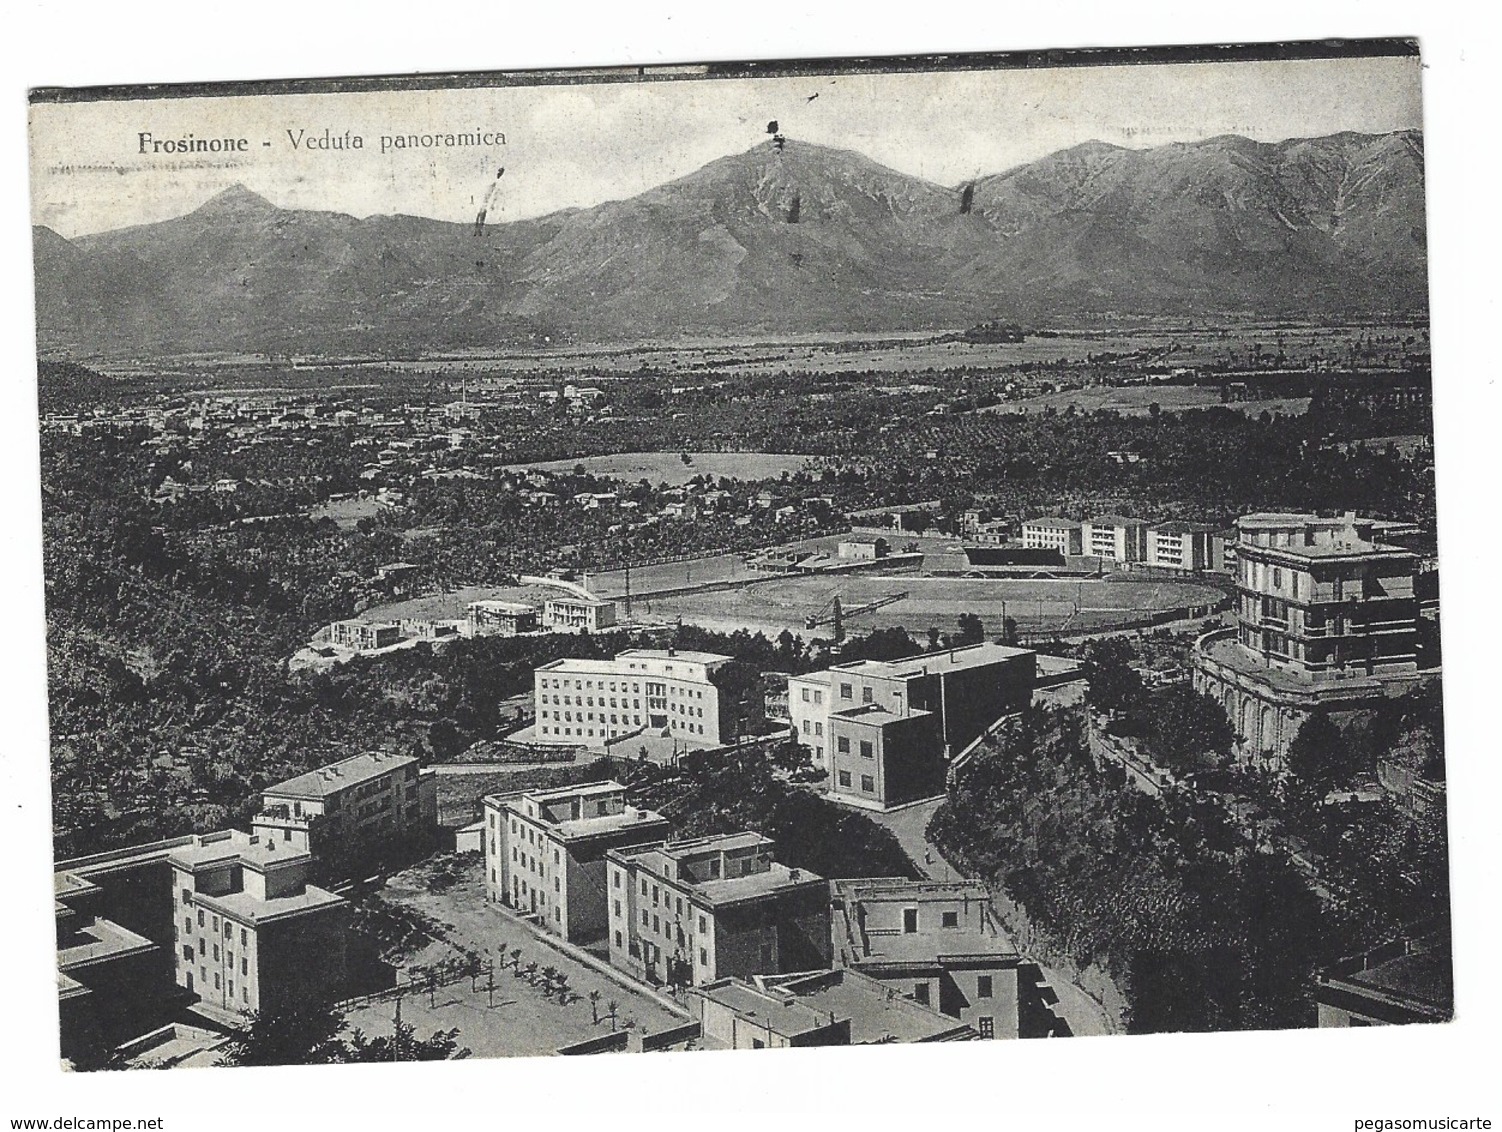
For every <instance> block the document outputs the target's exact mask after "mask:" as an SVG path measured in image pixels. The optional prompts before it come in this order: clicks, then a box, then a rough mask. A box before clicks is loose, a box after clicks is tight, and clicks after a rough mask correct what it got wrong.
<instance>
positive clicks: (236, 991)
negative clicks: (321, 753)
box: [53, 754, 437, 1059]
mask: <svg viewBox="0 0 1502 1132" xmlns="http://www.w3.org/2000/svg"><path fill="white" fill-rule="evenodd" d="M436 803H437V794H436V782H435V780H434V778H433V777H432V774H431V772H425V771H421V770H420V769H419V767H418V763H417V760H416V759H415V758H412V757H409V756H397V755H378V754H367V755H357V756H355V757H353V758H350V759H344V760H341V761H339V762H336V763H331V764H329V765H328V766H324V767H320V768H319V769H317V770H314V771H309V772H308V773H306V774H301V775H298V776H296V777H294V778H290V779H287V780H286V781H284V782H280V783H277V784H276V785H275V786H272V787H270V788H268V789H267V790H266V791H265V792H264V794H263V797H262V801H261V809H260V812H259V813H258V814H256V816H255V817H254V819H253V822H252V827H251V831H250V832H248V833H247V832H245V831H243V830H233V829H231V830H223V831H220V832H216V833H207V834H194V835H190V836H185V837H179V838H173V839H169V840H165V841H159V842H154V843H151V844H148V845H142V846H135V847H132V848H128V849H121V850H115V851H111V852H106V853H98V854H94V855H92V856H88V857H82V858H77V859H74V860H69V861H61V862H59V863H58V865H57V869H56V872H55V875H54V882H53V890H54V910H55V914H56V920H57V948H58V951H57V954H58V998H59V1007H60V1013H61V1038H62V1052H63V1056H64V1057H67V1058H72V1059H84V1058H88V1057H89V1056H90V1055H97V1053H98V1051H99V1050H101V1049H108V1048H111V1047H113V1046H115V1045H118V1044H119V1043H120V1042H121V1041H123V1040H125V1039H127V1038H131V1037H134V1036H136V1035H139V1034H141V1033H142V1032H143V1031H146V1030H151V1029H152V1028H153V1027H154V1026H158V1025H161V1024H164V1023H167V1022H169V1021H171V1020H172V1019H173V1018H175V1017H176V1016H177V1015H179V1014H180V1012H181V1011H182V1010H185V1009H193V1010H196V1011H198V1012H200V1013H203V1014H205V1015H207V1016H208V1017H210V1018H213V1019H214V1020H216V1021H219V1022H221V1023H222V1022H224V1021H227V1020H229V1019H231V1018H232V1017H234V1016H236V1015H239V1014H242V1013H249V1012H252V1011H261V1010H267V1009H269V1008H275V1007H277V1006H280V1005H285V1004H289V1003H294V1002H299V1001H306V1000H310V999H316V1000H326V999H328V998H331V997H337V996H338V995H339V994H340V993H341V992H342V991H343V988H344V987H345V986H346V981H347V956H346V945H347V941H348V939H349V919H350V907H349V903H348V901H346V900H345V899H344V898H343V897H342V896H339V895H337V894H335V893H334V892H333V891H331V890H330V889H329V888H327V887H324V885H326V884H328V883H330V882H331V881H332V880H334V879H337V878H339V877H342V876H348V875H351V870H353V869H357V868H359V867H360V865H361V864H362V863H365V862H368V861H369V860H370V859H371V857H372V855H373V854H376V853H390V852H392V851H399V850H401V849H402V848H404V847H410V848H412V849H413V850H418V849H421V848H422V847H425V846H426V845H427V844H428V843H429V842H430V840H431V837H432V835H433V833H434V831H435V830H436V827H437V804H436ZM318 881H321V882H322V883H321V884H320V883H315V882H318Z"/></svg>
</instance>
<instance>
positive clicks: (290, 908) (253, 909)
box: [198, 884, 345, 924]
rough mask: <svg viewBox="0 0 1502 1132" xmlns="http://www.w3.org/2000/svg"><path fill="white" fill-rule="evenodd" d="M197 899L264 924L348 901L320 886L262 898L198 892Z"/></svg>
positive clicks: (232, 914)
mask: <svg viewBox="0 0 1502 1132" xmlns="http://www.w3.org/2000/svg"><path fill="white" fill-rule="evenodd" d="M198 902H199V903H200V904H202V905H203V906H205V907H206V908H210V909H213V910H216V911H219V912H222V913H227V914H228V915H230V916H232V917H234V918H236V919H240V920H245V921H247V922H249V923H251V924H264V923H267V922H269V921H271V920H280V919H283V918H285V917H287V916H295V915H300V914H302V913H304V912H312V911H315V910H319V909H323V908H333V907H336V906H337V905H340V904H343V903H345V900H344V897H342V896H336V895H335V894H334V893H332V892H329V891H327V890H326V889H322V888H319V887H317V886H316V885H311V884H310V885H307V886H306V887H305V888H304V889H303V890H302V891H301V892H295V893H289V894H288V895H286V896H273V897H271V898H270V899H269V900H259V899H257V898H256V897H255V896H252V895H251V894H250V893H248V892H243V891H242V892H231V893H227V894H226V895H224V896H207V895H205V894H203V893H199V894H198Z"/></svg>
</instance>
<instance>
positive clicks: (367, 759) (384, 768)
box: [262, 751, 417, 798]
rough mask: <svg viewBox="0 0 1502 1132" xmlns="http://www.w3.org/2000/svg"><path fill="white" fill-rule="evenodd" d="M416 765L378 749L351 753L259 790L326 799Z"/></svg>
mask: <svg viewBox="0 0 1502 1132" xmlns="http://www.w3.org/2000/svg"><path fill="white" fill-rule="evenodd" d="M416 764H417V759H416V758H415V757H414V756H412V755H388V754H382V753H380V752H378V751H377V752H371V753H369V754H364V755H355V756H354V757H353V758H348V759H342V760H340V761H339V762H336V763H330V764H328V765H327V766H321V767H319V768H318V769H317V770H310V771H308V772H307V773H306V774H299V775H297V776H295V777H293V778H289V779H287V780H286V781H285V782H278V783H277V784H276V785H275V786H268V787H267V788H266V789H265V790H264V791H262V793H264V794H276V795H288V796H290V797H293V798H327V797H329V796H330V795H332V794H338V793H340V792H341V791H344V790H348V789H349V788H350V787H351V786H359V785H361V784H362V783H366V782H369V781H371V780H372V779H376V778H380V777H381V776H382V775H383V774H389V773H391V772H392V771H393V770H400V769H402V768H403V767H406V766H408V765H413V766H415V765H416Z"/></svg>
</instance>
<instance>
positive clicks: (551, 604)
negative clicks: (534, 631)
mask: <svg viewBox="0 0 1502 1132" xmlns="http://www.w3.org/2000/svg"><path fill="white" fill-rule="evenodd" d="M542 623H543V626H544V627H545V628H548V629H552V630H554V631H557V632H578V631H580V630H583V631H584V632H587V633H598V632H599V631H600V630H601V629H608V628H610V627H611V626H612V625H614V624H615V602H613V601H610V600H609V599H607V598H600V597H574V596H570V597H550V598H548V600H547V601H546V602H545V603H544V604H543V607H542Z"/></svg>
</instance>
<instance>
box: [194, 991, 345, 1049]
mask: <svg viewBox="0 0 1502 1132" xmlns="http://www.w3.org/2000/svg"><path fill="white" fill-rule="evenodd" d="M343 1029H344V1015H343V1014H342V1013H341V1012H340V1011H339V1010H338V1009H336V1008H335V1007H333V1006H331V1005H328V1004H325V1003H316V1002H297V1003H290V1004H288V1005H286V1006H282V1007H273V1008H271V1009H268V1010H256V1011H252V1012H251V1014H250V1015H249V1017H248V1018H247V1019H246V1021H245V1024H244V1025H243V1026H241V1027H240V1028H239V1029H238V1030H236V1031H235V1032H234V1034H233V1035H232V1036H231V1037H230V1040H229V1043H228V1044H227V1045H226V1046H225V1047H224V1052H223V1054H221V1056H220V1059H219V1060H220V1063H221V1064H223V1065H327V1064H331V1063H334V1062H337V1061H340V1060H342V1058H341V1056H340V1055H341V1054H342V1053H343V1052H344V1046H343V1043H342V1042H341V1041H340V1040H339V1033H340V1031H341V1030H343Z"/></svg>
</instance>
